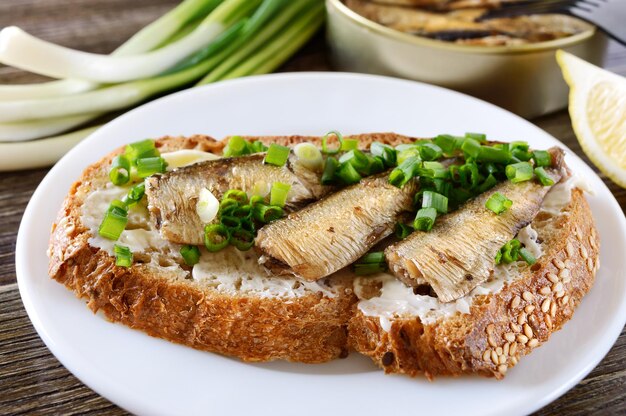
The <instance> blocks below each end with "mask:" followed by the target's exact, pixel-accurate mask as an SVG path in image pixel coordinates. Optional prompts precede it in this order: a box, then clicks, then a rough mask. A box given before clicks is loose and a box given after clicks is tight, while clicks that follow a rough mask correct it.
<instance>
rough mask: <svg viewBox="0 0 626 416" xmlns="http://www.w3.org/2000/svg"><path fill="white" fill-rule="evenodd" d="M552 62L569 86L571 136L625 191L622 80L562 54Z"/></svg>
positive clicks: (625, 104) (625, 97) (625, 117)
mask: <svg viewBox="0 0 626 416" xmlns="http://www.w3.org/2000/svg"><path fill="white" fill-rule="evenodd" d="M556 59H557V61H558V63H559V65H560V67H561V70H562V71H563V76H564V77H565V81H566V82H567V83H568V84H569V87H570V93H569V114H570V117H571V119H572V127H573V128H574V133H576V137H577V138H578V141H579V142H580V145H581V146H582V148H583V150H584V152H585V153H586V154H587V156H589V159H591V161H592V162H593V163H594V164H595V165H596V166H597V167H598V169H600V170H601V171H602V172H603V173H604V174H605V175H606V176H608V177H609V178H611V179H612V180H613V181H614V182H615V183H617V184H618V185H620V186H621V187H623V188H626V78H624V77H621V76H619V75H616V74H613V73H611V72H608V71H605V70H604V69H602V68H599V67H597V66H595V65H592V64H590V63H588V62H585V61H583V60H582V59H580V58H578V57H576V56H574V55H572V54H570V53H567V52H564V51H561V50H559V51H557V53H556Z"/></svg>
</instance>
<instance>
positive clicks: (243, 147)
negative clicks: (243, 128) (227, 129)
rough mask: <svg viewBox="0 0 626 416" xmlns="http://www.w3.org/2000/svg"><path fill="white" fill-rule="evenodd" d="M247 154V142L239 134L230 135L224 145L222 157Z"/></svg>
mask: <svg viewBox="0 0 626 416" xmlns="http://www.w3.org/2000/svg"><path fill="white" fill-rule="evenodd" d="M246 154H249V149H248V142H247V141H246V140H245V139H244V138H243V137H241V136H232V137H231V138H230V139H228V144H227V145H226V147H224V157H237V156H243V155H246Z"/></svg>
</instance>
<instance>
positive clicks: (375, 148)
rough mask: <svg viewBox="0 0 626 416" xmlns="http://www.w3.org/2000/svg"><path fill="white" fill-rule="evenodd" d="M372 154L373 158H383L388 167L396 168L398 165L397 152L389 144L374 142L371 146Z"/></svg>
mask: <svg viewBox="0 0 626 416" xmlns="http://www.w3.org/2000/svg"><path fill="white" fill-rule="evenodd" d="M370 153H371V154H372V156H378V157H381V158H382V159H383V162H384V163H385V166H386V167H391V166H396V165H397V164H398V159H397V152H396V150H394V148H393V147H391V146H389V145H388V144H383V143H380V142H374V143H372V144H371V145H370Z"/></svg>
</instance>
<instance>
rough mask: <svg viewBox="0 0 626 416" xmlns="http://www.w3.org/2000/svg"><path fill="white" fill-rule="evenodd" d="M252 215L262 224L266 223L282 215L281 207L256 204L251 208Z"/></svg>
mask: <svg viewBox="0 0 626 416" xmlns="http://www.w3.org/2000/svg"><path fill="white" fill-rule="evenodd" d="M252 216H253V217H254V219H255V220H257V221H259V222H260V223H263V224H268V223H270V222H272V221H275V220H277V219H279V218H281V217H282V216H283V209H282V208H281V207H278V206H276V205H265V204H257V205H255V206H254V207H253V208H252Z"/></svg>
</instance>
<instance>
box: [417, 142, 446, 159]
mask: <svg viewBox="0 0 626 416" xmlns="http://www.w3.org/2000/svg"><path fill="white" fill-rule="evenodd" d="M419 154H420V157H421V158H422V159H423V160H437V159H439V158H441V156H443V150H442V149H441V147H439V146H437V145H436V144H435V143H431V142H424V143H422V144H421V145H420V146H419Z"/></svg>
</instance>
